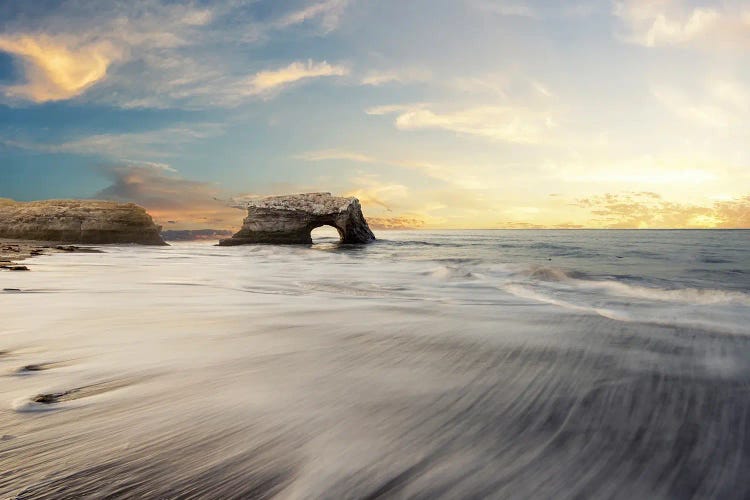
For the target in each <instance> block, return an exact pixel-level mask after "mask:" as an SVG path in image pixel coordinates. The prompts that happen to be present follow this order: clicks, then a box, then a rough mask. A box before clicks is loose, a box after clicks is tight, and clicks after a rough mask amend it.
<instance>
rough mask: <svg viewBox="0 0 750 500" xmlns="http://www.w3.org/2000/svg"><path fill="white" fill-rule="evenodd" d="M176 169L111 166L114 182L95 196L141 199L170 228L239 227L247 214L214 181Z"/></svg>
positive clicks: (111, 175) (139, 201)
mask: <svg viewBox="0 0 750 500" xmlns="http://www.w3.org/2000/svg"><path fill="white" fill-rule="evenodd" d="M172 172H173V171H171V170H167V169H165V168H159V167H154V166H146V165H127V166H115V167H110V168H108V169H107V174H108V175H109V176H110V177H111V178H112V185H110V186H108V187H107V188H105V189H103V190H101V191H99V192H98V193H96V195H94V197H95V198H99V199H107V200H116V201H129V202H134V203H137V204H139V205H141V206H143V207H144V208H146V210H148V212H149V213H150V214H151V216H152V217H153V218H154V220H155V221H156V222H157V223H158V224H161V225H162V226H165V227H167V225H168V226H169V228H170V229H202V228H213V229H235V228H238V227H239V226H240V225H241V224H242V219H243V217H244V214H243V212H242V211H240V210H237V209H236V208H231V207H229V206H227V204H226V203H225V202H224V201H221V200H220V199H218V196H219V195H220V193H219V190H218V189H217V187H216V186H215V185H214V184H211V183H207V182H199V181H193V180H188V179H183V178H181V177H179V176H177V175H176V174H174V173H172Z"/></svg>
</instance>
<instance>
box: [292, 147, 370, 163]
mask: <svg viewBox="0 0 750 500" xmlns="http://www.w3.org/2000/svg"><path fill="white" fill-rule="evenodd" d="M294 158H296V159H298V160H304V161H328V160H334V161H335V160H344V161H354V162H359V163H376V162H377V161H378V160H376V159H375V158H373V157H372V156H368V155H365V154H362V153H355V152H351V151H344V150H341V149H321V150H318V151H306V152H304V153H300V154H298V155H295V156H294Z"/></svg>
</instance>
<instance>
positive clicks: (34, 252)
mask: <svg viewBox="0 0 750 500" xmlns="http://www.w3.org/2000/svg"><path fill="white" fill-rule="evenodd" d="M72 252H78V253H102V251H101V250H99V249H98V248H95V247H89V246H85V247H81V246H78V245H70V244H65V243H64V242H60V241H37V240H16V239H10V238H0V270H2V271H30V269H29V267H28V266H26V265H23V264H19V262H21V261H25V260H26V259H31V258H33V257H37V256H39V255H49V254H53V253H72Z"/></svg>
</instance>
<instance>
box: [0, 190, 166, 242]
mask: <svg viewBox="0 0 750 500" xmlns="http://www.w3.org/2000/svg"><path fill="white" fill-rule="evenodd" d="M160 230H161V228H160V227H159V226H157V225H156V224H154V221H153V220H152V219H151V216H150V215H148V213H146V210H145V209H143V208H142V207H139V206H138V205H135V204H133V203H116V202H112V201H95V200H45V201H31V202H16V201H13V200H0V238H14V239H21V240H41V241H64V242H71V243H96V244H104V243H140V244H142V245H165V244H166V243H164V240H162V239H161V236H159V231H160Z"/></svg>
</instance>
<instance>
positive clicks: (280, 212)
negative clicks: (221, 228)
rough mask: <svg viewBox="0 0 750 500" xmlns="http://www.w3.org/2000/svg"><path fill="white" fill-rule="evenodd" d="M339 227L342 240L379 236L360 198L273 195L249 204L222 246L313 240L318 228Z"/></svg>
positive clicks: (371, 239) (357, 239) (356, 240)
mask: <svg viewBox="0 0 750 500" xmlns="http://www.w3.org/2000/svg"><path fill="white" fill-rule="evenodd" d="M320 226H333V227H335V228H336V229H338V232H339V236H340V237H341V243H369V242H371V241H373V240H374V239H375V235H374V234H372V231H370V228H369V226H368V225H367V221H365V217H364V216H363V215H362V208H361V207H360V205H359V200H357V198H339V197H335V196H331V193H305V194H293V195H288V196H271V197H268V198H263V199H260V200H255V201H251V202H249V203H248V204H247V218H245V220H244V221H243V224H242V229H240V230H239V232H237V234H235V235H234V236H232V237H231V238H229V239H226V240H221V242H220V243H219V244H220V245H243V244H246V243H308V244H309V243H312V237H311V236H310V232H311V231H312V230H313V229H315V228H316V227H320Z"/></svg>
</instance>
